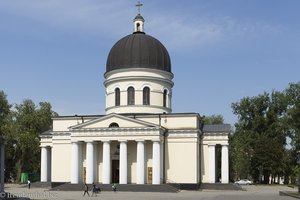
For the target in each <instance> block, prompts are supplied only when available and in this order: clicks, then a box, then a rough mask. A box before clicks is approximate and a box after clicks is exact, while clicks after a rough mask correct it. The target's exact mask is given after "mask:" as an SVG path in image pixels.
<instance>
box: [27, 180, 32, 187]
mask: <svg viewBox="0 0 300 200" xmlns="http://www.w3.org/2000/svg"><path fill="white" fill-rule="evenodd" d="M30 184H31V183H30V180H29V179H28V180H27V185H28V189H30Z"/></svg>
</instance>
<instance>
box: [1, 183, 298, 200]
mask: <svg viewBox="0 0 300 200" xmlns="http://www.w3.org/2000/svg"><path fill="white" fill-rule="evenodd" d="M243 189H244V191H211V190H204V191H181V192H179V193H156V192H155V193H149V192H116V193H114V192H101V193H100V194H98V195H97V197H88V196H85V197H83V196H82V195H83V191H72V192H67V191H50V190H48V189H41V188H31V189H28V188H27V187H25V186H20V185H6V187H5V190H6V192H10V193H13V194H15V195H18V196H22V197H24V196H26V197H27V196H29V197H30V198H31V199H64V200H77V199H78V200H79V199H87V200H92V199H103V200H117V199H122V200H127V199H128V200H148V199H157V200H159V199H161V200H168V199H178V200H182V199H188V200H193V199H195V200H196V199H197V200H201V199H203V200H204V199H205V200H210V199H213V200H219V199H220V200H232V199H243V200H260V199H261V200H277V199H278V200H279V199H283V200H285V199H286V200H292V199H294V198H292V197H288V196H279V191H297V189H296V188H290V187H287V186H278V185H276V186H275V185H273V186H255V185H251V186H243ZM90 195H91V192H90Z"/></svg>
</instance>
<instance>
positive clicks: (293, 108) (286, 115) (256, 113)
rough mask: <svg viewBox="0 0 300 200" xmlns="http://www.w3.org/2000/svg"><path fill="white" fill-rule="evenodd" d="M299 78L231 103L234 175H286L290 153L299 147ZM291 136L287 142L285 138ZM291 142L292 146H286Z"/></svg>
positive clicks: (264, 178) (263, 179)
mask: <svg viewBox="0 0 300 200" xmlns="http://www.w3.org/2000/svg"><path fill="white" fill-rule="evenodd" d="M299 97H300V82H299V83H296V84H294V83H292V84H290V85H289V86H288V88H287V89H286V90H284V91H282V92H279V91H272V92H271V93H266V92H265V93H264V94H260V95H258V96H254V97H245V98H243V99H241V100H240V101H239V102H237V103H233V104H232V109H233V113H234V114H235V115H237V117H238V122H237V123H236V124H235V127H236V132H235V134H234V135H233V137H232V140H231V158H232V172H233V174H234V178H235V179H238V178H245V177H251V178H253V179H254V180H255V181H261V182H266V183H267V182H269V179H268V178H267V177H269V176H270V175H272V177H275V176H285V175H286V176H288V175H290V174H289V173H290V172H291V171H292V170H291V163H293V164H294V165H296V163H295V161H294V160H290V159H291V158H292V156H291V155H292V154H293V153H294V154H295V151H296V150H298V149H299V128H300V127H299V125H300V121H299V120H300V98H299ZM288 137H290V138H291V139H292V143H291V144H287V138H288ZM287 145H291V150H289V149H287V148H286V147H287Z"/></svg>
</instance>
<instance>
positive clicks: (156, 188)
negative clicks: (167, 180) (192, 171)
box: [51, 183, 179, 193]
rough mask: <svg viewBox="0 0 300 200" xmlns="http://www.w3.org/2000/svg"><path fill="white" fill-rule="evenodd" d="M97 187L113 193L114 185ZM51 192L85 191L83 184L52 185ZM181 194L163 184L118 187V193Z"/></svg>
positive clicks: (174, 188)
mask: <svg viewBox="0 0 300 200" xmlns="http://www.w3.org/2000/svg"><path fill="white" fill-rule="evenodd" d="M88 186H89V190H91V189H92V185H91V184H88ZM97 187H100V189H101V191H111V192H113V189H112V184H97ZM51 190H60V191H84V185H83V184H70V183H64V184H61V185H56V186H55V185H52V188H51ZM119 191H122V192H173V193H174V192H179V189H178V188H176V187H175V186H173V185H170V184H161V185H147V184H145V185H137V184H124V185H123V184H121V185H117V192H119Z"/></svg>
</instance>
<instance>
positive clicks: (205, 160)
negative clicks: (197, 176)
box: [201, 144, 209, 183]
mask: <svg viewBox="0 0 300 200" xmlns="http://www.w3.org/2000/svg"><path fill="white" fill-rule="evenodd" d="M208 153H209V152H208V145H207V144H205V145H201V176H202V177H201V180H202V182H203V183H209V154H208Z"/></svg>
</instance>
